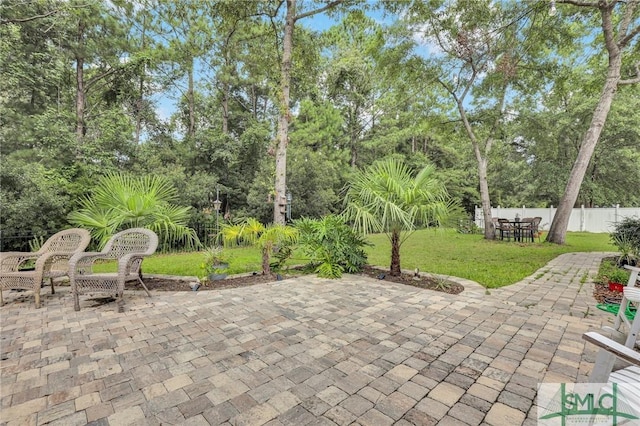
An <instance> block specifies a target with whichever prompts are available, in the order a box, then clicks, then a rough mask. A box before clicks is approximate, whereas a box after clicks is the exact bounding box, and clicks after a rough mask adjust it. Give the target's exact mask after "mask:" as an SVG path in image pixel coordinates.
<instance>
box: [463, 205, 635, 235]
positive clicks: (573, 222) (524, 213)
mask: <svg viewBox="0 0 640 426" xmlns="http://www.w3.org/2000/svg"><path fill="white" fill-rule="evenodd" d="M556 210H557V209H556V208H554V207H553V206H551V207H550V208H533V207H525V206H522V207H521V208H505V207H500V206H498V207H492V208H491V216H492V217H500V218H506V219H514V218H515V217H516V214H517V215H518V216H519V217H521V218H522V217H537V216H540V217H541V218H542V222H540V228H541V229H549V226H550V225H551V221H552V220H553V217H554V216H555V214H556ZM633 216H637V217H640V207H618V206H615V207H597V208H585V207H584V206H583V207H581V208H579V209H573V210H572V212H571V217H570V218H569V226H568V227H567V231H583V232H598V233H602V232H611V231H613V228H614V226H615V225H616V223H618V222H620V221H621V220H622V219H624V218H625V217H633ZM474 221H475V223H476V225H478V226H479V227H481V228H484V218H483V216H482V208H481V207H477V206H476V212H475V220H474Z"/></svg>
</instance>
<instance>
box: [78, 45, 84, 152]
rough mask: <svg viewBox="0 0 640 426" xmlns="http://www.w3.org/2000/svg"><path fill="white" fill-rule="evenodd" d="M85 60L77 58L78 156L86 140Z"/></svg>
mask: <svg viewBox="0 0 640 426" xmlns="http://www.w3.org/2000/svg"><path fill="white" fill-rule="evenodd" d="M84 102H85V100H84V58H81V57H78V56H76V137H77V139H78V154H79V153H80V146H81V145H82V139H83V138H84Z"/></svg>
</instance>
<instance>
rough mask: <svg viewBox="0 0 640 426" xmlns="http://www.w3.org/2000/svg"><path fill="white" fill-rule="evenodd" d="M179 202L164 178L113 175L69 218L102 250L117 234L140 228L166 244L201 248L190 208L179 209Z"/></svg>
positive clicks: (106, 176) (102, 181) (103, 179)
mask: <svg viewBox="0 0 640 426" xmlns="http://www.w3.org/2000/svg"><path fill="white" fill-rule="evenodd" d="M176 198H177V191H176V190H175V188H174V187H173V186H172V185H171V183H170V182H169V181H168V180H167V179H165V178H163V177H158V176H144V177H132V176H128V175H124V174H119V173H109V174H107V175H105V176H103V177H101V178H100V180H99V181H98V183H97V185H96V186H95V188H93V189H92V192H91V194H90V195H89V196H87V197H85V198H84V199H83V200H82V201H81V208H80V209H79V210H77V211H74V212H72V213H70V214H69V221H70V222H71V223H73V224H75V225H78V226H80V227H83V228H86V229H88V230H89V232H91V236H92V237H93V238H95V239H96V240H97V241H98V243H99V245H100V247H102V246H103V245H104V244H105V243H106V242H107V241H108V240H109V238H110V237H111V236H112V235H113V234H115V233H116V232H118V231H121V230H123V229H128V228H138V227H140V228H148V229H151V230H152V231H154V232H155V233H156V234H158V236H159V237H160V238H161V240H162V241H164V242H165V243H170V242H178V241H180V242H183V243H184V244H185V245H186V246H187V247H198V246H200V241H199V240H198V236H197V235H196V233H195V231H194V230H193V229H192V228H189V227H188V226H187V223H188V219H189V209H190V207H181V206H176V205H175V204H173V202H174V201H175V200H176Z"/></svg>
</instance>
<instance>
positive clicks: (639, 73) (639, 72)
mask: <svg viewBox="0 0 640 426" xmlns="http://www.w3.org/2000/svg"><path fill="white" fill-rule="evenodd" d="M635 68H636V76H635V78H628V79H626V80H620V81H618V84H636V83H640V61H638V62H636V66H635Z"/></svg>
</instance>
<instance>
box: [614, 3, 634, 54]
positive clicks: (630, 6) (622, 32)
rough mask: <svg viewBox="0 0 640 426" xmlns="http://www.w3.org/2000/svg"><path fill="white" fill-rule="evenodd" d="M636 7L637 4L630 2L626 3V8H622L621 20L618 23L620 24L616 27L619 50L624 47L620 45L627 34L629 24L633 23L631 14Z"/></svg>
mask: <svg viewBox="0 0 640 426" xmlns="http://www.w3.org/2000/svg"><path fill="white" fill-rule="evenodd" d="M637 5H638V4H637V3H636V2H635V1H630V2H628V3H627V6H626V7H625V8H624V13H623V15H622V20H621V21H620V24H619V26H618V29H619V31H618V37H620V43H619V44H618V46H620V48H622V47H623V46H624V45H623V44H621V43H622V40H624V39H625V38H626V37H627V33H628V31H629V25H631V22H633V12H634V11H635V8H636V6H637ZM631 31H633V30H631Z"/></svg>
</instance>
